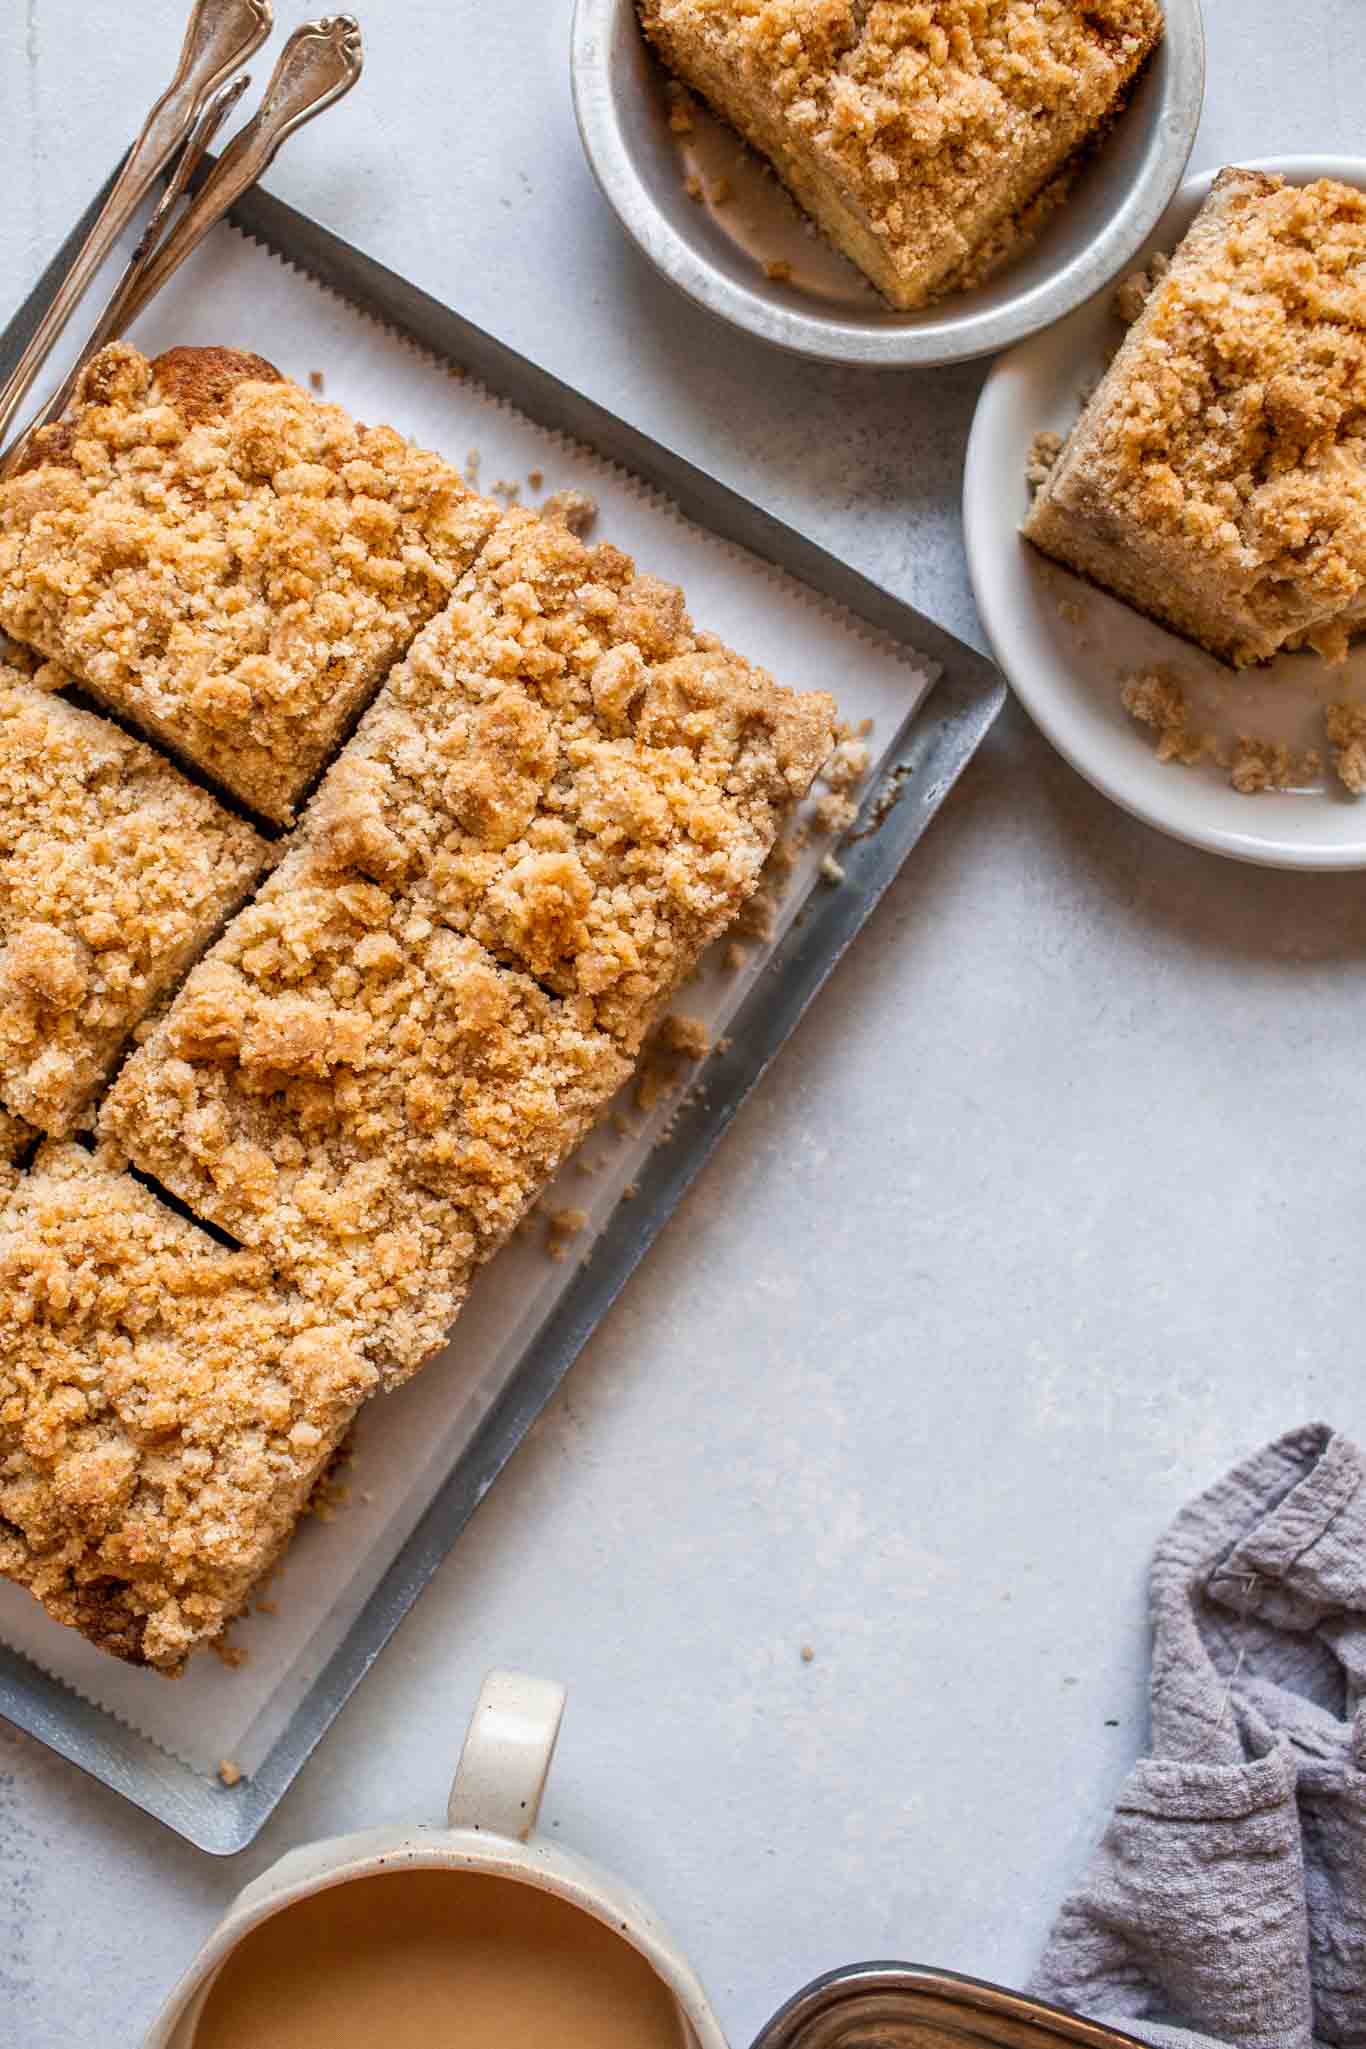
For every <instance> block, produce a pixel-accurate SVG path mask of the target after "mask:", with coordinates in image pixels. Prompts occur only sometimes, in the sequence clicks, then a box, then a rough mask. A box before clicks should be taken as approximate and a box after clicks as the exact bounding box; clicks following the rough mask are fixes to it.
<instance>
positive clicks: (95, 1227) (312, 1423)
mask: <svg viewBox="0 0 1366 2049" xmlns="http://www.w3.org/2000/svg"><path fill="white" fill-rule="evenodd" d="M0 1299H3V1301H4V1304H5V1311H6V1313H5V1315H4V1317H3V1319H0V1572H3V1573H4V1574H5V1575H6V1576H7V1577H8V1578H10V1579H13V1580H16V1581H18V1582H19V1584H20V1585H21V1586H25V1587H27V1588H28V1589H29V1591H30V1592H31V1593H33V1594H34V1595H35V1596H36V1597H37V1599H38V1600H40V1601H41V1602H42V1604H43V1606H44V1607H45V1608H46V1609H47V1611H48V1613H49V1614H51V1615H52V1616H54V1617H55V1618H56V1620H57V1621H59V1622H64V1623H68V1624H70V1625H71V1626H72V1627H74V1628H76V1629H79V1630H80V1631H82V1633H83V1634H84V1635H86V1636H88V1637H89V1638H90V1639H91V1641H92V1642H93V1643H96V1644H98V1645H99V1646H100V1648H101V1649H102V1650H106V1651H110V1652H112V1653H113V1654H114V1655H115V1656H117V1657H120V1658H126V1659H128V1660H130V1661H131V1662H132V1663H134V1664H141V1665H155V1666H160V1667H161V1668H162V1669H164V1670H167V1671H174V1670H175V1669H176V1668H177V1667H178V1666H179V1665H181V1664H182V1663H183V1662H184V1660H185V1658H186V1656H187V1655H188V1653H189V1652H190V1651H192V1650H193V1649H194V1648H195V1647H196V1646H197V1645H199V1644H202V1643H206V1642H208V1641H210V1640H211V1639H212V1638H214V1637H215V1636H217V1635H218V1634H219V1633H220V1632H221V1630H222V1629H223V1628H224V1627H225V1626H226V1624H227V1623H229V1622H230V1621H231V1620H232V1618H233V1617H234V1615H236V1614H237V1613H238V1611H239V1610H240V1609H241V1607H242V1606H243V1604H244V1602H245V1600H246V1598H247V1595H248V1594H249V1592H250V1590H251V1587H252V1586H253V1584H254V1583H255V1582H256V1581H257V1580H258V1579H259V1578H260V1576H261V1574H262V1573H263V1572H265V1571H266V1569H267V1568H268V1567H269V1566H270V1565H271V1564H272V1563H273V1562H274V1560H275V1559H276V1558H277V1557H278V1555H279V1553H280V1552H281V1550H282V1549H283V1547H284V1546H285V1544H286V1543H287V1542H288V1540H289V1537H290V1533H291V1531H292V1530H293V1528H294V1525H295V1522H296V1521H297V1519H298V1517H299V1515H300V1514H301V1512H302V1511H303V1509H304V1508H305V1506H306V1505H307V1502H308V1498H309V1494H310V1492H311V1491H312V1489H313V1487H314V1485H315V1484H316V1482H317V1480H318V1478H319V1476H320V1475H321V1474H322V1472H323V1471H324V1470H325V1468H326V1466H327V1464H328V1462H329V1460H330V1459H331V1458H332V1456H333V1454H334V1453H335V1451H336V1449H337V1446H338V1445H339V1443H340V1441H341V1439H342V1436H343V1435H344V1433H345V1431H346V1429H347V1427H348V1425H349V1424H350V1421H351V1418H352V1416H353V1415H354V1413H355V1410H356V1407H357V1404H358V1403H359V1402H360V1401H361V1400H362V1399H363V1397H364V1396H365V1395H366V1394H367V1393H368V1392H369V1390H370V1389H371V1387H372V1386H373V1385H374V1381H375V1374H374V1369H373V1368H372V1367H371V1366H369V1365H368V1364H367V1363H366V1361H365V1360H364V1359H363V1358H362V1357H361V1356H360V1354H359V1353H358V1352H357V1350H356V1349H355V1347H354V1346H353V1344H352V1343H351V1341H350V1337H349V1334H348V1333H347V1331H346V1330H345V1329H344V1328H343V1327H341V1326H339V1325H338V1324H336V1323H334V1322H331V1321H329V1320H328V1319H326V1318H325V1317H323V1316H321V1315H320V1314H319V1312H318V1310H317V1309H316V1307H314V1306H313V1305H310V1304H309V1303H306V1302H305V1301H303V1300H302V1299H301V1298H300V1297H298V1296H297V1295H293V1294H290V1293H289V1292H287V1291H277V1290H276V1288H275V1287H274V1286H273V1284H272V1282H271V1278H270V1274H269V1271H268V1269H267V1268H266V1266H265V1265H264V1263H263V1262H262V1261H261V1260H260V1259H259V1258H258V1257H257V1256H256V1255H254V1254H251V1253H247V1252H232V1251H228V1250H226V1249H225V1248H224V1247H223V1246H221V1245H220V1244H218V1243H217V1241H216V1240H214V1239H212V1238H210V1237H208V1236H207V1235H206V1234H205V1233H204V1232H202V1231H200V1230H199V1229H198V1228H197V1227H196V1226H195V1225H193V1224H191V1223H187V1222H186V1221H185V1220H184V1219H183V1218H181V1217H179V1216H177V1215H175V1214H174V1213H173V1212H172V1211H171V1210H169V1209H167V1208H166V1207H165V1205H164V1204H162V1203H161V1202H159V1201H158V1200H157V1199H156V1197H155V1196H154V1195H152V1194H150V1193H149V1192H148V1191H147V1190H146V1189H145V1188H143V1187H140V1186H139V1184H138V1183H137V1182H135V1181H134V1180H132V1179H131V1178H130V1177H129V1176H128V1175H126V1174H121V1173H117V1172H115V1171H113V1170H112V1169H110V1168H107V1167H105V1166H102V1165H100V1164H99V1163H97V1161H96V1160H95V1159H93V1158H92V1157H91V1155H90V1154H89V1153H87V1152H85V1151H84V1150H83V1149H82V1148H81V1147H79V1146H77V1145H72V1144H48V1145H46V1146H44V1147H43V1149H42V1151H41V1152H40V1153H39V1155H38V1158H37V1160H36V1162H35V1163H34V1165H33V1167H32V1168H31V1169H30V1170H29V1172H27V1173H26V1174H24V1175H23V1176H22V1177H21V1178H20V1180H19V1182H18V1186H17V1187H16V1188H15V1189H14V1191H13V1192H12V1193H11V1194H10V1196H9V1199H8V1201H7V1202H3V1201H0Z"/></svg>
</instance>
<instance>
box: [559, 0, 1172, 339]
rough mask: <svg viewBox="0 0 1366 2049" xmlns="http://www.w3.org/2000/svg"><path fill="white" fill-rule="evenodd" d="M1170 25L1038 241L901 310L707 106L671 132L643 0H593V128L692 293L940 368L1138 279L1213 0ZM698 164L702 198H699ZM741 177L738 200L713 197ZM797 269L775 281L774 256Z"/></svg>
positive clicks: (786, 330) (631, 210)
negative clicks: (1135, 270)
mask: <svg viewBox="0 0 1366 2049" xmlns="http://www.w3.org/2000/svg"><path fill="white" fill-rule="evenodd" d="M1164 6H1165V11H1166V16H1167V33H1166V35H1165V37H1164V38H1163V41H1162V44H1161V46H1160V47H1159V49H1158V50H1157V52H1156V54H1155V55H1154V57H1153V60H1152V62H1151V63H1150V64H1149V65H1148V67H1147V69H1146V70H1145V72H1144V74H1143V76H1142V78H1141V79H1140V81H1139V84H1138V87H1137V89H1136V90H1135V92H1134V94H1133V97H1132V98H1131V100H1130V102H1129V104H1128V106H1127V107H1126V109H1125V111H1124V113H1123V114H1122V115H1121V117H1120V118H1119V120H1118V121H1117V122H1116V123H1115V125H1114V128H1113V129H1112V131H1111V133H1110V134H1109V135H1108V136H1107V137H1106V139H1105V142H1104V143H1103V145H1102V146H1101V148H1100V149H1099V150H1097V151H1096V153H1095V155H1094V157H1093V159H1092V160H1091V162H1090V163H1088V164H1087V165H1086V167H1085V169H1084V170H1083V171H1082V173H1081V175H1080V177H1079V178H1078V180H1077V184H1076V187H1075V189H1074V191H1073V192H1072V193H1071V195H1070V197H1069V198H1068V201H1067V203H1066V205H1064V206H1061V207H1059V209H1058V210H1057V212H1056V213H1055V214H1054V215H1053V217H1052V219H1051V220H1050V221H1049V222H1048V224H1047V225H1046V227H1045V228H1044V229H1043V231H1042V233H1041V234H1040V235H1039V237H1038V239H1037V241H1036V242H1034V243H1033V244H1032V245H1031V247H1030V248H1029V249H1028V250H1026V251H1025V253H1024V254H1023V255H1022V256H1020V257H1019V258H1017V259H1016V261H1015V262H1013V263H1011V264H1010V265H1008V266H1007V267H1006V268H1005V269H1004V270H1002V271H1000V272H999V273H998V274H997V275H996V276H995V277H993V278H991V279H989V280H988V281H987V283H985V284H983V285H979V286H977V287H976V288H975V289H974V290H972V291H967V292H960V293H956V294H955V295H953V296H952V297H950V298H946V299H944V300H943V301H942V302H941V303H940V304H938V305H935V306H929V307H925V308H923V309H922V310H920V311H918V312H915V313H898V312H894V311H893V310H892V309H891V308H890V307H888V306H887V305H886V304H885V303H884V301H883V300H882V299H881V298H880V297H879V295H878V294H877V293H876V292H875V291H874V290H873V287H872V286H871V285H870V284H869V283H868V282H867V280H866V279H865V278H864V277H863V276H862V274H861V273H860V272H859V271H857V270H856V269H855V268H854V266H853V265H852V264H851V263H848V262H847V261H846V260H845V258H844V257H842V256H840V255H839V254H838V252H837V251H836V250H834V249H833V248H831V247H830V245H829V244H828V243H826V242H825V241H824V240H823V239H822V238H821V237H820V236H818V235H816V234H815V233H814V232H813V231H812V230H811V229H810V228H809V226H808V224H807V223H806V221H805V219H804V217H803V216H802V215H801V213H800V212H799V210H798V208H797V206H796V205H795V203H794V202H793V201H792V200H791V199H790V198H789V197H788V195H787V193H786V192H785V191H784V190H783V188H782V187H781V186H780V185H779V183H778V181H777V179H776V178H775V177H774V176H773V175H772V173H771V172H770V171H769V170H768V169H767V167H766V166H765V165H764V164H763V162H762V160H761V159H760V158H759V157H757V156H755V155H754V154H753V153H752V152H751V151H749V150H747V149H746V148H745V146H744V145H743V143H741V142H740V141H739V138H738V137H737V136H736V135H735V134H734V132H733V131H732V130H731V129H730V128H728V127H727V126H726V125H725V124H724V123H722V122H720V121H716V120H714V119H713V118H712V117H711V116H710V115H709V114H705V113H699V116H698V118H697V120H696V122H695V125H694V128H693V131H692V133H690V134H688V135H686V136H679V135H676V134H674V133H673V131H672V130H671V129H670V127H669V118H668V117H669V103H668V99H667V97H666V92H665V85H666V76H667V75H666V73H665V71H664V69H663V66H662V65H661V64H660V63H659V62H658V61H657V59H656V58H655V57H654V56H653V54H652V53H651V51H650V49H649V47H648V46H647V44H646V42H645V38H644V36H643V35H642V34H641V31H640V26H639V23H638V21H637V19H636V11H635V5H634V0H577V4H576V6H575V10H574V30H573V43H572V67H573V85H574V108H575V112H576V114H577V116H578V122H579V133H580V135H581V136H582V137H583V146H584V149H585V151H586V152H587V156H588V161H589V163H590V164H591V165H592V168H593V171H594V174H595V175H596V177H597V180H598V183H599V184H600V185H601V187H602V189H603V192H604V193H605V195H606V197H607V199H608V200H609V201H610V203H611V205H612V206H613V207H614V208H615V210H616V213H617V215H618V217H619V219H620V220H621V223H622V226H623V227H624V228H625V229H626V232H627V233H628V234H629V235H630V236H631V238H632V239H633V241H634V242H635V243H636V244H637V246H638V247H639V248H640V249H641V250H642V251H643V252H644V254H645V255H646V256H647V257H648V258H649V259H650V261H651V263H653V264H654V265H655V267H656V269H658V270H660V271H662V272H663V273H664V275H665V277H667V278H670V279H672V281H673V283H674V284H676V285H677V286H678V287H679V289H680V291H684V292H686V293H687V294H688V296H689V298H692V299H695V300H696V301H697V302H698V304H699V305H701V306H705V307H706V308H707V309H708V311H709V312H712V313H715V314H716V315H717V316H718V317H719V318H720V319H722V320H725V321H729V322H730V323H731V324H732V325H733V326H735V327H740V328H744V329H746V330H747V331H748V332H749V333H750V334H756V335H759V336H760V337H761V338H762V339H763V340H765V341H770V342H775V343H776V344H777V345H778V347H779V348H784V349H790V350H792V351H793V352H794V353H795V354H797V355H803V356H814V357H817V358H819V359H821V360H823V361H825V362H830V363H866V364H869V365H874V366H883V367H886V368H889V369H892V368H903V369H912V368H924V367H928V366H929V365H931V364H936V363H955V362H961V361H963V360H964V359H965V358H967V357H970V356H985V355H989V354H990V353H991V352H992V351H993V350H996V349H1002V348H1005V347H1007V346H1008V345H1009V344H1010V343H1012V342H1017V341H1020V340H1022V339H1023V338H1024V337H1025V336H1026V335H1030V334H1036V333H1037V332H1038V331H1039V329H1040V328H1044V327H1048V326H1050V325H1051V323H1052V322H1053V321H1055V320H1060V319H1061V318H1062V316H1063V315H1064V314H1065V313H1070V312H1071V311H1072V310H1073V308H1074V307H1077V306H1080V305H1081V304H1082V303H1083V302H1084V301H1085V300H1087V299H1089V298H1090V297H1091V296H1092V295H1093V293H1096V292H1099V291H1102V290H1103V289H1104V288H1105V287H1106V286H1107V285H1109V284H1112V283H1113V282H1114V280H1115V279H1116V278H1118V277H1120V276H1122V275H1123V273H1124V271H1125V270H1126V269H1127V268H1128V266H1129V265H1130V263H1131V261H1132V259H1133V257H1134V254H1135V252H1136V251H1137V250H1138V249H1140V248H1141V247H1142V245H1143V243H1144V242H1145V241H1146V240H1147V237H1148V236H1149V234H1150V233H1151V232H1152V229H1153V226H1154V224H1155V223H1156V222H1157V220H1158V219H1159V218H1160V216H1161V214H1162V213H1163V211H1164V209H1165V207H1166V206H1167V203H1168V201H1169V200H1170V199H1171V197H1172V194H1173V193H1174V192H1175V191H1176V188H1177V186H1178V185H1179V184H1180V182H1181V174H1182V172H1183V171H1184V169H1185V167H1186V160H1187V158H1188V157H1189V155H1190V152H1191V145H1192V144H1193V143H1194V141H1195V130H1196V126H1197V123H1198V122H1199V119H1200V106H1201V101H1202V99H1203V97H1204V88H1205V38H1204V29H1203V26H1202V23H1201V18H1200V5H1199V0H1164ZM690 173H695V174H696V175H697V177H698V178H699V179H700V182H701V186H702V189H703V197H702V198H701V200H700V201H698V200H693V199H691V198H690V197H689V196H688V193H687V191H686V189H685V181H686V179H687V178H688V176H689V174H690ZM721 179H724V180H725V186H726V188H728V191H729V197H728V198H726V199H725V200H723V201H722V203H720V204H718V205H713V204H712V203H711V201H710V200H709V199H708V198H707V197H706V193H707V192H708V191H710V190H712V189H714V188H715V186H716V184H717V181H718V180H721ZM774 263H776V264H778V265H779V266H780V268H781V266H785V265H790V266H791V272H792V275H791V277H790V278H789V277H786V276H782V275H780V276H779V277H776V278H775V277H771V276H769V274H768V272H767V271H766V269H765V265H766V264H774Z"/></svg>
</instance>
